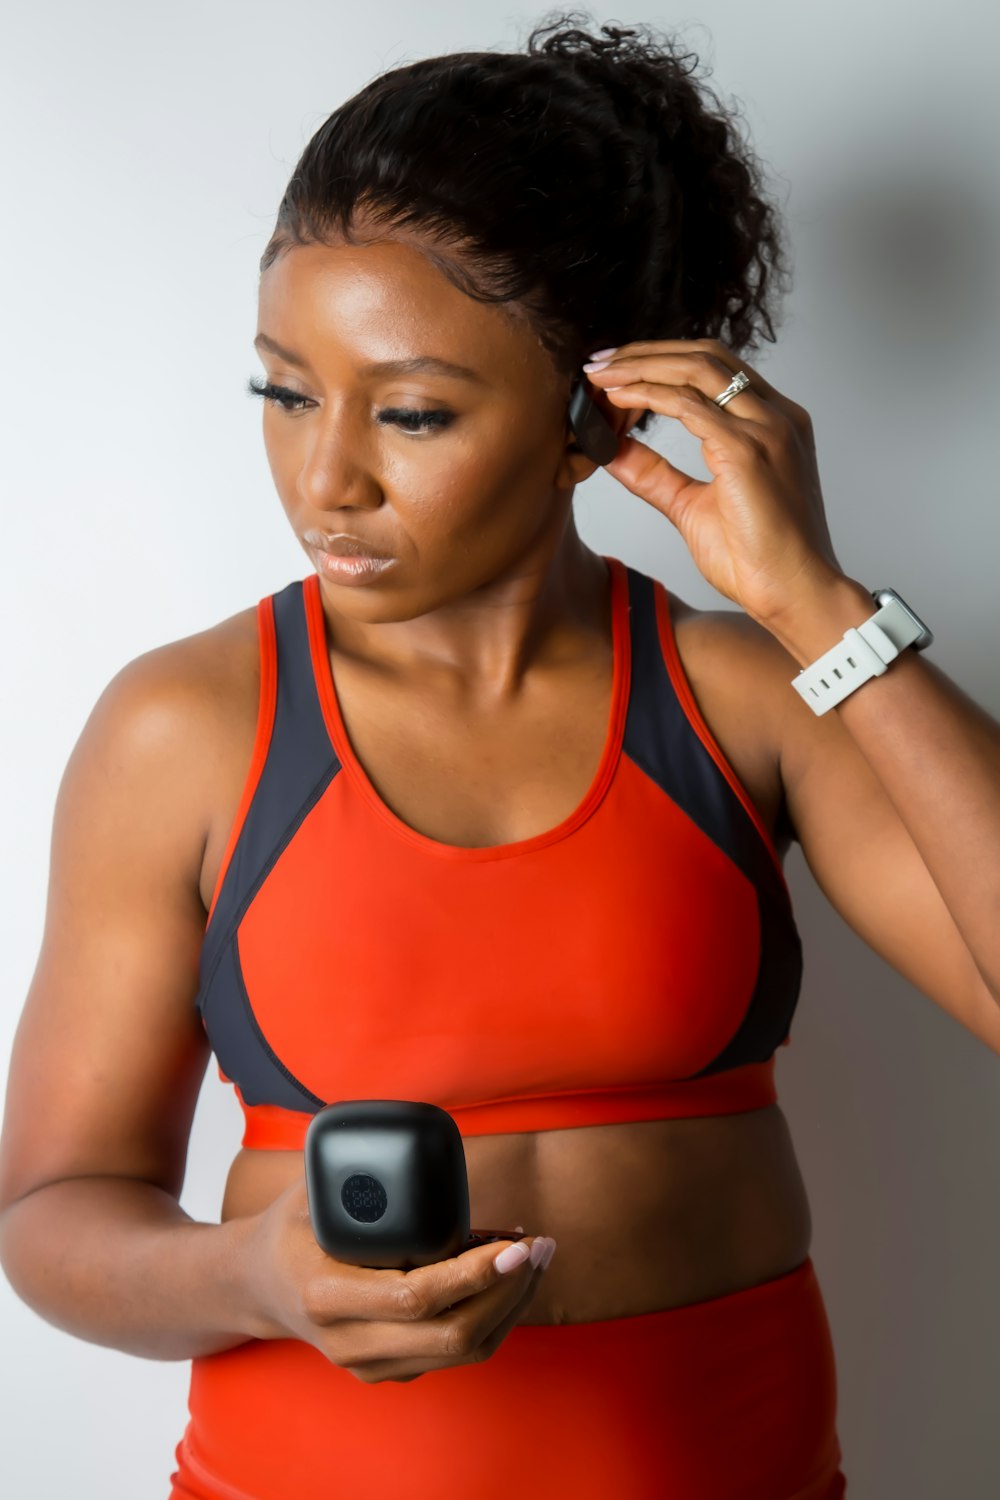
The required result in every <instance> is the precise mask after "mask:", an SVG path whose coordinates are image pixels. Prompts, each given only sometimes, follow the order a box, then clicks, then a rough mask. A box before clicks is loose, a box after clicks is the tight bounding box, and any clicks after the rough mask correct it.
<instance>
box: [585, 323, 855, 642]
mask: <svg viewBox="0 0 1000 1500" xmlns="http://www.w3.org/2000/svg"><path fill="white" fill-rule="evenodd" d="M738 370H745V371H746V373H747V374H748V375H749V377H750V384H749V385H748V386H747V387H746V388H745V389H744V390H742V391H740V393H739V394H738V395H736V396H734V397H733V398H732V400H731V401H729V402H728V403H727V404H726V405H725V406H724V407H723V406H716V404H715V402H714V400H713V397H715V396H718V395H721V393H722V392H723V391H724V390H725V388H726V386H727V385H728V384H729V382H730V380H731V379H732V377H733V376H734V375H735V374H736V373H737V371H738ZM584 373H585V374H586V376H587V379H588V380H589V381H590V382H591V383H592V384H593V385H594V386H595V387H597V388H598V389H600V390H601V391H603V392H604V395H605V399H606V400H607V401H608V403H609V405H611V406H614V407H617V408H619V409H621V410H625V409H627V408H628V407H638V408H647V407H648V408H650V409H651V410H653V411H655V412H662V413H663V414H664V415H665V416H668V417H676V418H677V419H678V421H680V422H683V424H684V426H685V427H686V428H687V430H688V431H689V432H691V433H693V434H694V436H695V437H697V438H700V439H701V446H702V453H703V455H704V458H705V463H706V465H707V466H708V468H709V469H710V470H711V472H712V474H713V475H714V478H713V479H712V480H711V481H709V482H704V481H701V480H697V479H692V478H691V476H690V475H689V474H684V473H682V472H681V470H680V469H677V468H675V467H674V466H673V464H671V463H668V461H667V460H666V459H665V458H663V457H662V456H661V455H660V454H659V453H655V452H654V451H653V449H652V448H650V447H648V446H647V445H646V444H645V443H641V442H639V441H638V440H637V439H636V438H633V437H631V436H628V435H625V436H623V437H622V438H621V440H620V442H619V445H618V453H617V454H616V456H615V457H614V458H613V459H612V460H611V462H610V463H608V464H605V465H604V467H605V468H606V469H607V471H608V473H609V474H613V475H614V477H615V478H616V479H618V480H620V481H621V483H622V484H623V485H624V486H625V488H626V489H628V490H631V491H632V493H633V494H634V495H638V496H639V498H640V499H641V500H645V501H647V502H648V503H649V504H650V505H652V506H653V508H654V509H655V510H658V511H659V512H660V513H661V514H662V515H664V516H666V518H667V520H668V521H670V522H672V523H673V525H674V526H676V528H677V530H678V531H679V532H680V534H681V536H682V537H683V538H684V541H685V542H686V543H687V546H688V549H689V551H690V553H691V556H692V557H693V558H694V560H695V563H696V564H697V566H698V568H699V569H700V570H701V572H702V573H703V574H704V576H705V577H706V578H707V579H708V581H709V583H710V584H712V586H713V587H714V588H716V589H718V590H719V592H720V593H721V594H725V596H726V597H727V598H728V599H732V601H733V602H734V603H735V604H738V605H740V607H741V608H742V609H744V610H745V611H746V612H747V614H748V615H750V616H752V617H753V618H754V619H756V620H757V621H759V622H760V623H764V624H766V622H767V620H768V617H772V618H777V617H778V616H779V615H780V614H782V613H784V612H785V611H787V610H788V609H789V607H791V606H793V605H794V601H795V599H796V598H797V597H798V596H799V595H800V594H801V593H802V592H803V591H805V590H808V589H809V588H811V587H815V586H816V585H817V584H822V583H825V582H827V581H829V580H830V579H832V578H834V577H843V576H844V570H843V569H842V568H841V566H840V563H839V562H838V561H837V558H836V555H835V553H834V550H833V543H832V541H831V540H830V532H829V529H828V527H827V523H826V512H825V510H824V507H823V496H822V493H821V490H820V481H819V472H818V470H817V467H816V448H815V444H814V441H813V431H812V420H811V418H810V416H809V413H808V412H807V411H806V410H805V408H804V407H801V406H798V405H796V403H795V402H794V401H790V400H789V399H788V397H787V396H783V395H782V394H781V393H780V391H776V390H775V389H774V387H773V386H770V385H768V383H767V381H766V380H764V379H763V378H762V376H760V375H758V374H757V372H756V371H755V370H754V369H752V368H751V366H749V365H748V364H747V363H746V361H745V360H743V359H741V358H739V357H738V356H737V355H735V354H734V353H733V352H732V350H730V349H727V347H726V346H725V344H721V343H719V341H718V340H717V339H661V340H657V341H656V342H653V341H648V342H642V343H631V344H623V345H622V346H621V347H620V348H619V349H616V350H615V352H614V354H613V355H611V356H610V362H609V363H608V364H606V365H605V366H604V368H603V369H601V370H588V369H586V366H585V367H584ZM615 387H616V388H617V389H614V388H615Z"/></svg>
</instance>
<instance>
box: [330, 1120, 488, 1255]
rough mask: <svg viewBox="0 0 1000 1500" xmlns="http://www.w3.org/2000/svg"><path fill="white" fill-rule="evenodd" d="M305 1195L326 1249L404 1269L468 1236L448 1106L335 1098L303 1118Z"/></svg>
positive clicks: (459, 1154) (457, 1138) (464, 1178)
mask: <svg viewBox="0 0 1000 1500" xmlns="http://www.w3.org/2000/svg"><path fill="white" fill-rule="evenodd" d="M305 1174H306V1193H307V1197H308V1202H309V1217H310V1220H311V1222H312V1230H313V1234H314V1235H315V1236H316V1241H317V1243H318V1244H319V1245H320V1247H321V1248H322V1249H323V1250H325V1251H326V1253H327V1255H332V1256H334V1257H335V1258H336V1259H337V1260H343V1261H347V1262H349V1263H350V1264H351V1265H356V1266H373V1267H381V1268H386V1269H388V1268H395V1269H398V1270H409V1269H411V1268H412V1267H414V1266H425V1265H430V1264H432V1263H433V1262H435V1261H439V1260H447V1259H448V1258H449V1257H450V1256H453V1255H458V1254H459V1253H460V1252H461V1251H462V1250H464V1249H465V1248H466V1247H467V1245H468V1244H469V1241H470V1234H469V1179H468V1172H467V1169H466V1164H465V1148H464V1146H463V1145H462V1136H461V1132H460V1131H459V1128H458V1126H457V1125H456V1124H455V1121H454V1120H453V1119H452V1117H451V1115H450V1114H449V1113H448V1111H447V1110H444V1109H441V1108H439V1107H438V1105H436V1104H425V1103H422V1102H418V1101H414V1100H410V1099H341V1100H340V1101H339V1102H338V1103H336V1104H327V1105H325V1106H324V1107H323V1108H322V1109H321V1110H319V1111H318V1112H317V1113H316V1114H315V1115H314V1116H313V1118H312V1120H311V1121H310V1122H309V1128H308V1130H307V1131H306V1142H305Z"/></svg>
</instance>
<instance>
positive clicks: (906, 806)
mask: <svg viewBox="0 0 1000 1500" xmlns="http://www.w3.org/2000/svg"><path fill="white" fill-rule="evenodd" d="M584 370H585V371H586V373H587V376H588V379H589V380H590V382H591V383H592V385H593V386H594V387H595V388H596V390H597V391H599V392H600V393H601V398H602V399H603V400H606V401H607V403H608V405H609V406H610V407H612V408H613V409H618V410H623V409H625V410H627V409H628V408H632V409H637V408H638V409H643V408H646V409H650V410H652V411H655V412H659V413H662V414H663V415H665V416H670V417H676V418H677V419H678V420H679V421H680V422H682V423H683V424H684V426H685V427H686V428H687V429H688V431H690V432H691V433H692V434H693V435H694V436H695V437H697V438H700V439H701V444H702V453H703V456H704V459H705V462H706V464H707V466H708V468H709V470H710V471H711V473H712V476H713V477H712V479H711V480H710V481H708V482H703V481H699V480H695V479H692V478H691V477H690V475H687V474H684V473H683V472H682V471H680V470H679V469H677V468H675V467H674V466H673V465H672V464H671V463H670V462H669V461H668V460H667V459H666V458H664V457H663V456H662V455H661V454H659V453H656V452H655V451H654V450H653V449H651V448H649V447H648V446H647V445H646V444H644V443H641V442H639V441H638V440H637V439H635V438H634V437H632V436H631V435H624V436H622V438H621V439H620V441H619V447H618V452H617V454H616V456H615V457H614V458H613V459H612V460H611V462H610V463H608V464H607V465H606V466H605V467H606V468H607V469H608V472H609V473H611V474H612V475H613V476H614V477H615V478H616V479H618V480H620V481H621V483H622V484H623V485H625V487H626V488H627V489H629V490H631V491H632V493H633V494H635V495H638V496H639V498H640V499H642V500H645V501H646V502H647V503H648V504H649V505H651V506H652V507H653V508H654V509H655V510H658V511H659V512H660V513H661V514H662V515H664V516H666V517H667V519H668V520H669V521H670V522H671V523H672V525H673V526H675V527H676V529H677V530H678V531H679V532H680V533H681V535H682V537H683V538H684V541H685V542H686V544H687V546H688V549H689V551H690V553H691V555H692V557H693V559H694V561H695V563H696V565H697V566H698V568H699V570H700V571H701V573H702V574H703V575H704V577H705V578H706V579H707V580H708V581H709V583H711V584H712V585H713V586H714V587H715V588H717V589H718V590H719V592H720V593H722V594H725V595H726V597H727V598H729V599H731V600H733V601H734V602H735V603H736V604H738V605H739V606H740V607H741V609H743V610H744V611H745V613H746V615H747V616H749V620H743V621H742V622H741V623H742V627H743V629H742V632H741V633H742V635H743V637H744V639H747V640H748V642H749V643H750V644H752V645H754V646H755V647H756V653H757V655H756V660H757V662H758V663H759V668H760V670H759V673H758V675H756V676H755V679H754V684H755V692H756V691H757V688H758V685H759V689H760V700H761V702H762V704H763V705H764V708H763V711H764V712H766V713H767V714H768V715H769V723H770V724H771V725H772V727H773V732H774V736H775V747H776V755H777V756H778V758H779V761H780V767H781V776H782V782H783V785H784V789H785V796H786V801H787V804H788V810H789V815H790V818H791V821H792V823H793V826H794V831H795V834H796V837H797V838H798V839H799V841H800V843H801V845H802V849H803V853H804V854H805V856H806V858H807V860H808V861H809V864H810V867H811V868H812V870H813V872H814V873H815V874H816V875H817V878H818V880H819V882H820V884H821V885H822V887H823V889H824V891H825V892H826V893H827V895H828V896H830V899H831V900H832V901H833V903H834V905H835V906H836V907H837V909H838V910H839V911H840V912H841V914H842V915H843V916H844V917H845V919H846V920H847V921H849V922H850V924H851V925H852V926H853V927H854V929H855V930H856V931H857V932H858V933H859V934H860V935H861V936H862V937H864V938H865V940H866V941H867V942H868V943H869V945H870V946H871V947H872V948H874V949H875V951H877V952H879V953H880V954H882V955H883V956H884V957H886V958H887V959H888V960H889V961H890V962H891V963H893V965H894V966H895V967H896V968H897V969H898V970H899V971H900V972H901V973H902V974H904V975H905V976H906V977H907V978H909V979H910V980H911V981H912V982H914V983H916V984H917V985H918V987H919V988H921V989H922V990H924V991H925V993H927V994H928V995H929V996H930V997H931V998H932V999H934V1000H936V1001H937V1002H938V1003H940V1004H942V1005H943V1006H944V1007H945V1008H946V1009H948V1010H949V1011H951V1012H952V1014H954V1015H955V1016H956V1017H957V1018H958V1019H959V1020H961V1021H962V1022H963V1024H965V1025H966V1026H968V1028H969V1029H970V1030H972V1031H973V1032H974V1033H975V1034H976V1035H977V1036H980V1037H982V1038H983V1040H985V1041H986V1042H987V1043H988V1045H990V1046H991V1047H993V1048H994V1050H995V1051H997V1052H998V1053H1000V724H997V722H996V721H995V720H994V719H992V718H991V717H990V716H989V715H988V714H987V713H986V712H985V711H984V710H983V709H982V708H980V707H979V705H978V704H976V703H975V702H973V701H972V699H970V698H969V697H968V696H967V695H966V694H965V693H963V692H962V690H961V689H960V688H959V687H958V686H957V685H956V684H955V683H954V682H952V681H951V679H950V678H949V677H947V676H946V674H945V673H944V672H942V671H941V670H940V669H939V668H938V667H936V666H935V665H934V664H933V663H932V662H930V661H928V660H927V659H926V655H925V654H924V653H920V654H918V653H917V652H915V651H913V650H912V649H910V648H906V649H905V650H903V651H902V652H901V653H900V655H899V656H898V657H897V658H896V659H895V660H894V661H893V662H892V663H891V664H890V665H889V667H888V670H887V671H886V672H885V673H883V674H882V675H881V676H878V677H875V678H872V679H870V680H869V681H868V682H866V683H864V684H863V685H862V686H861V687H859V688H857V689H855V691H854V692H852V693H850V694H848V696H847V697H846V698H844V699H843V700H842V701H841V702H840V703H839V704H837V705H836V706H835V708H834V709H831V710H828V711H827V712H826V713H825V714H823V715H819V716H817V715H815V714H814V713H813V712H812V711H811V709H810V708H809V706H808V704H807V703H805V702H804V701H803V700H802V699H801V698H800V696H799V695H798V694H797V693H796V692H795V690H794V689H793V688H792V686H791V679H792V677H794V675H795V671H794V664H795V663H798V666H799V667H803V666H806V665H808V664H809V663H810V662H813V661H815V660H816V658H817V657H819V656H821V655H823V654H824V652H826V651H828V650H829V649H830V648H831V647H832V646H834V645H836V644H837V642H838V641H839V640H840V639H841V637H842V636H843V634H844V631H845V630H847V629H848V628H849V627H851V626H855V627H856V626H857V625H859V624H860V623H861V622H862V621H863V620H866V619H869V618H870V617H871V616H872V615H873V614H874V613H876V611H877V608H878V606H877V605H876V603H875V601H874V599H873V598H872V596H871V594H870V592H869V589H868V588H867V587H866V586H865V585H864V584H862V583H861V582H859V581H858V580H857V579H855V578H851V577H850V576H849V575H848V574H846V573H845V572H844V570H843V569H842V568H841V566H840V563H839V561H838V560H837V557H836V554H835V552H834V549H833V543H832V541H831V538H830V532H829V529H828V526H827V519H826V513H825V507H824V503H823V498H822V492H821V488H820V480H819V473H818V468H817V463H816V450H815V441H814V437H813V427H812V420H811V418H810V416H809V413H808V412H807V411H806V410H805V408H804V407H802V406H799V405H798V404H797V403H796V402H794V401H791V400H789V399H788V397H786V396H784V395H782V394H781V392H780V391H777V390H776V389H775V388H774V387H773V386H771V385H769V384H768V383H767V381H766V380H764V379H763V377H762V376H761V375H759V374H758V373H757V372H756V371H754V370H753V368H752V367H751V366H749V365H747V363H746V361H745V360H743V359H741V358H740V357H739V356H738V355H736V354H734V353H733V351H732V350H731V349H728V348H727V347H726V345H724V344H722V343H720V342H719V341H718V340H717V339H694V340H659V341H648V342H640V343H631V344H625V345H622V346H621V347H620V348H618V349H616V350H615V351H613V353H612V355H611V357H610V359H606V360H603V361H601V362H600V364H599V365H597V366H586V365H585V366H584ZM740 370H744V371H746V373H747V374H748V375H749V377H750V384H749V386H748V387H746V388H745V389H743V390H740V391H739V392H738V393H737V394H736V395H734V396H733V397H732V398H731V399H730V400H729V401H728V403H727V404H726V405H725V406H724V407H720V406H718V405H717V403H716V400H715V398H716V397H717V396H718V395H719V394H720V393H721V392H722V391H723V390H724V389H726V387H727V386H728V385H729V382H730V380H731V379H732V377H733V376H734V375H735V374H736V373H737V372H738V371H740ZM897 582H898V580H892V579H889V580H886V579H877V580H875V584H878V585H879V586H882V585H887V584H889V583H897ZM872 586H874V585H872ZM916 607H917V609H918V612H919V605H917V606H916ZM779 648H781V649H779ZM790 668H791V669H792V670H789V669H790Z"/></svg>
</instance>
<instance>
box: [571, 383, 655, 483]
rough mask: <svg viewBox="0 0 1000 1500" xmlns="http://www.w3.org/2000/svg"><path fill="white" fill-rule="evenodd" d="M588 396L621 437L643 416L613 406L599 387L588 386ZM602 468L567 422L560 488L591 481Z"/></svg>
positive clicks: (637, 412)
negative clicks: (594, 473) (581, 444)
mask: <svg viewBox="0 0 1000 1500" xmlns="http://www.w3.org/2000/svg"><path fill="white" fill-rule="evenodd" d="M587 395H588V396H589V397H590V399H591V400H592V401H593V402H594V405H595V406H596V407H597V408H598V410H599V411H600V412H601V415H602V416H603V417H605V418H606V419H607V421H608V422H610V424H611V426H612V427H613V428H614V430H615V432H616V433H617V434H618V436H619V437H621V436H623V435H624V434H625V433H627V432H628V431H629V430H630V429H631V428H632V427H634V426H635V424H636V422H638V420H639V418H640V417H641V416H642V411H641V410H636V409H634V408H633V409H631V410H629V409H625V408H623V407H620V406H612V404H611V402H610V401H609V400H608V398H607V396H606V395H605V394H604V392H603V391H602V390H600V389H599V388H598V387H597V386H592V385H588V388H587ZM600 467H601V465H600V464H598V463H595V462H594V460H593V459H592V458H588V456H587V454H586V453H584V451H583V449H582V448H581V447H580V444H579V442H578V441H577V437H576V433H575V432H574V431H573V429H572V427H571V426H570V424H569V422H567V423H566V447H565V450H564V452H563V455H562V462H561V464H560V470H559V474H558V476H557V481H558V483H559V485H560V487H565V488H567V489H572V487H573V486H574V485H576V484H580V483H582V481H583V480H584V479H589V478H590V476H591V474H593V472H594V470H595V469H599V468H600Z"/></svg>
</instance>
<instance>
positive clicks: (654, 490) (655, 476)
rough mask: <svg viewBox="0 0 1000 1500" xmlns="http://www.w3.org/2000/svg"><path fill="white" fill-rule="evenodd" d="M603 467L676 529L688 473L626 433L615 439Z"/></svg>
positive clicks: (690, 481) (682, 505)
mask: <svg viewBox="0 0 1000 1500" xmlns="http://www.w3.org/2000/svg"><path fill="white" fill-rule="evenodd" d="M604 468H605V469H607V471H608V473H609V474H611V475H612V476H613V478H615V479H617V480H618V482H619V483H620V484H623V485H624V486H625V488H626V489H627V490H631V492H632V494H633V495H638V497H639V499H640V500H645V501H646V503H647V505H651V506H652V507H653V509H654V510H658V511H659V512H660V514H661V515H663V516H666V518H667V520H668V521H670V522H671V523H672V524H673V525H674V526H676V527H677V528H678V530H679V529H680V523H681V517H682V513H683V510H684V508H685V507H684V503H683V500H682V495H683V492H684V490H685V489H687V488H688V487H689V486H690V485H691V484H692V479H691V475H690V474H685V473H684V472H683V470H681V469H675V468H674V466H673V464H672V463H670V462H669V460H668V459H666V458H664V457H663V455H662V454H661V453H657V452H655V450H654V449H652V448H650V447H649V446H648V444H646V443H640V442H639V440H638V438H634V437H629V436H628V435H625V436H623V437H621V438H620V439H619V442H618V452H617V453H616V454H615V456H614V458H613V459H611V460H610V462H609V463H606V464H605V465H604Z"/></svg>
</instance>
